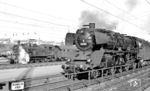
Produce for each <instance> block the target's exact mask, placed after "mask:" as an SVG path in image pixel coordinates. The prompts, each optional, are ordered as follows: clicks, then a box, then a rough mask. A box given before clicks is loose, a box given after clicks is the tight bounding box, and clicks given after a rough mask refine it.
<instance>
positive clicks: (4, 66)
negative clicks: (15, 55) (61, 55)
mask: <svg viewBox="0 0 150 91" xmlns="http://www.w3.org/2000/svg"><path fill="white" fill-rule="evenodd" d="M64 63H65V62H46V63H31V64H0V70H5V69H19V68H30V67H42V66H53V65H62V64H64Z"/></svg>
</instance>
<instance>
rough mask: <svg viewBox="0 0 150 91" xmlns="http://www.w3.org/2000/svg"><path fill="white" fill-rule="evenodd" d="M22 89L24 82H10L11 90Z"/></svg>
mask: <svg viewBox="0 0 150 91" xmlns="http://www.w3.org/2000/svg"><path fill="white" fill-rule="evenodd" d="M22 89H24V82H12V83H11V90H14V91H15V90H22Z"/></svg>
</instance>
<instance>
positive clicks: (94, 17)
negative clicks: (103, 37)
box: [80, 11, 118, 30]
mask: <svg viewBox="0 0 150 91" xmlns="http://www.w3.org/2000/svg"><path fill="white" fill-rule="evenodd" d="M108 20H109V19H108V16H107V15H106V14H103V13H101V14H100V13H99V12H96V11H94V12H91V11H83V12H82V13H81V17H80V27H81V26H82V25H85V24H89V23H95V24H96V28H105V29H109V30H112V29H114V28H116V26H117V24H118V23H117V22H109V21H108Z"/></svg>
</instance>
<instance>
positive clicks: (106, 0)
mask: <svg viewBox="0 0 150 91" xmlns="http://www.w3.org/2000/svg"><path fill="white" fill-rule="evenodd" d="M105 2H107V3H109V4H110V5H112V6H113V7H115V8H117V9H118V10H121V11H122V12H124V13H126V14H127V15H129V16H131V17H133V18H134V19H138V20H140V21H142V22H145V21H143V20H141V19H139V18H138V17H136V16H134V15H132V14H130V13H129V12H128V11H126V10H124V9H121V8H119V7H118V6H116V5H115V4H113V3H112V2H110V1H109V0H105Z"/></svg>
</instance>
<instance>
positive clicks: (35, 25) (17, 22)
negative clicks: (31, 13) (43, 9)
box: [0, 19, 43, 28]
mask: <svg viewBox="0 0 150 91" xmlns="http://www.w3.org/2000/svg"><path fill="white" fill-rule="evenodd" d="M0 22H7V23H13V24H20V25H25V26H32V27H40V28H43V26H41V25H37V24H29V23H22V22H19V21H10V20H3V19H0Z"/></svg>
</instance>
